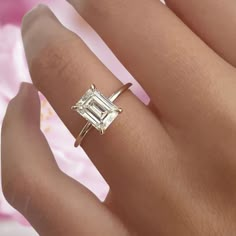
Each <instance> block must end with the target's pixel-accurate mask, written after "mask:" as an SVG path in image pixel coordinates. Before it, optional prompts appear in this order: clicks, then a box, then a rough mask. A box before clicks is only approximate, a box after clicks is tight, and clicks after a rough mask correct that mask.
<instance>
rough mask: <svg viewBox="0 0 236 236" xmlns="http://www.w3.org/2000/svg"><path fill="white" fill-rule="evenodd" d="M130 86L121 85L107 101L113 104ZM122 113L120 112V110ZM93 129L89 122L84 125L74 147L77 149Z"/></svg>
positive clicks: (129, 84)
mask: <svg viewBox="0 0 236 236" xmlns="http://www.w3.org/2000/svg"><path fill="white" fill-rule="evenodd" d="M131 86H132V84H131V83H128V84H125V85H123V86H122V87H121V88H120V89H119V90H118V91H116V92H115V93H113V94H112V95H111V96H110V97H109V100H110V101H111V102H114V101H115V100H116V99H117V98H118V97H119V96H120V95H121V94H122V93H124V92H125V91H126V90H128V89H129V88H130V87H131ZM121 111H122V110H121ZM92 128H93V125H92V124H91V123H89V122H87V123H86V125H85V126H84V127H83V129H82V130H81V132H80V133H79V135H78V137H77V138H76V141H75V144H74V146H75V147H78V146H79V145H81V143H82V141H83V139H84V138H85V136H86V135H87V133H88V132H89V131H90V130H91V129H92Z"/></svg>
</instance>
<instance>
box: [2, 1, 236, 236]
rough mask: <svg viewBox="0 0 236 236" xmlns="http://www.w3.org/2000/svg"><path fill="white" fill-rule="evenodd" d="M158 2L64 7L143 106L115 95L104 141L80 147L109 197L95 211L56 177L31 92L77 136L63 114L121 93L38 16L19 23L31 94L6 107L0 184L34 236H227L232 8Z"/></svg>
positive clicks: (235, 177) (234, 168)
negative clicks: (98, 96) (134, 83)
mask: <svg viewBox="0 0 236 236" xmlns="http://www.w3.org/2000/svg"><path fill="white" fill-rule="evenodd" d="M166 2H167V6H164V5H163V4H161V3H160V2H159V1H153V0H146V1H134V0H129V1H127V0H126V1H124V0H117V1H110V0H109V1H108V0H101V1H99V2H98V1H97V0H87V1H85V0H70V3H71V4H72V5H73V6H74V7H75V9H77V10H78V12H79V13H80V14H81V15H82V16H83V17H84V18H85V19H86V20H87V21H88V22H89V23H90V24H91V26H92V27H94V29H95V30H96V31H97V32H98V33H99V34H100V36H101V37H102V38H103V39H104V40H105V42H106V43H107V44H108V45H109V47H110V48H111V49H112V50H113V52H114V53H115V54H116V56H117V57H118V58H119V59H120V60H121V62H122V63H123V64H124V65H125V66H126V68H127V69H128V70H129V71H130V72H131V73H132V74H133V76H134V77H135V78H136V79H137V80H138V81H139V83H140V84H141V85H142V86H143V88H144V89H145V90H146V92H147V93H148V95H149V96H150V98H151V102H150V105H149V106H145V105H144V104H143V103H141V102H140V101H139V100H138V99H137V98H136V97H135V96H134V95H133V94H132V93H130V92H126V93H124V94H123V95H122V96H121V97H120V98H119V99H117V101H116V102H115V103H117V104H118V105H119V106H120V107H122V108H123V110H124V112H123V113H122V114H121V115H120V116H119V117H118V118H117V120H115V122H114V123H113V124H112V125H111V127H109V129H108V130H107V132H106V134H105V135H104V136H100V134H99V133H98V132H97V131H96V130H93V131H91V132H90V133H89V134H88V135H87V136H86V138H85V140H84V142H83V148H84V150H85V151H86V153H87V154H88V155H89V157H90V158H91V160H92V161H93V163H94V164H95V166H96V167H97V168H98V170H99V171H100V172H101V174H102V175H103V176H104V178H105V180H106V181H107V183H108V184H109V186H110V193H109V195H108V197H107V199H106V201H105V202H104V203H101V202H100V201H99V200H98V199H97V198H96V197H95V196H94V195H93V194H92V193H91V192H89V191H88V190H87V189H85V187H83V186H82V185H81V184H79V183H77V182H76V181H74V180H72V179H71V178H69V177H68V176H66V175H65V174H63V173H62V172H61V171H60V170H59V168H58V167H57V165H56V162H55V160H54V158H53V155H52V152H51V151H50V148H49V146H48V144H47V142H46V140H45V138H44V136H43V134H42V133H41V132H40V128H39V123H40V119H39V114H40V112H39V111H40V104H39V99H38V94H37V90H36V88H37V89H38V90H40V91H41V92H42V93H43V94H44V95H45V96H46V97H47V99H48V101H49V102H50V103H51V105H52V106H53V107H54V109H55V110H56V112H57V114H58V115H59V116H60V118H61V119H62V120H63V122H64V123H65V125H66V126H67V127H68V129H69V130H70V132H71V133H72V134H73V135H74V137H76V136H77V135H78V133H79V131H80V130H81V129H82V127H83V126H84V124H85V121H84V119H83V118H82V117H80V116H79V115H78V114H76V113H74V112H73V111H71V110H70V107H71V106H72V105H73V104H74V103H75V102H76V101H77V100H79V98H80V97H81V96H82V95H83V94H84V93H85V91H86V90H87V89H88V88H89V86H90V85H91V84H92V83H94V84H96V85H97V87H98V88H99V90H100V91H102V92H103V93H104V94H105V95H107V96H108V95H110V94H111V93H112V92H114V91H115V90H117V89H118V88H119V87H120V85H121V83H120V82H119V80H118V79H117V78H115V77H114V75H113V74H112V73H111V72H110V71H109V70H108V69H106V67H105V66H104V65H103V64H102V63H101V62H100V61H99V60H98V59H97V58H96V56H95V55H94V54H93V53H92V52H91V51H90V50H89V48H88V47H87V46H86V45H85V44H84V42H83V41H82V40H81V39H80V38H79V37H78V36H77V35H75V34H74V33H72V32H70V31H69V30H67V29H66V28H65V27H64V26H62V25H61V24H60V23H59V21H58V20H57V19H56V17H55V16H54V15H53V13H52V12H51V11H50V10H49V9H48V8H47V7H45V6H39V7H37V8H36V9H34V10H33V11H32V12H31V13H29V14H28V15H27V16H26V17H25V18H24V21H23V26H22V34H23V41H24V45H25V51H26V56H27V60H28V64H29V68H30V73H31V76H32V80H33V83H34V85H35V88H34V87H33V86H31V85H27V84H23V85H22V87H21V89H20V91H19V94H18V95H17V96H16V97H15V98H14V99H13V100H12V101H11V102H10V104H9V107H8V110H7V113H6V117H5V120H4V124H3V130H2V178H3V183H2V184H3V191H4V194H5V196H6V198H7V200H8V201H9V203H10V204H12V206H14V207H15V208H16V209H18V210H19V211H20V212H21V213H22V214H23V215H24V216H25V217H26V218H27V219H28V220H29V221H30V223H31V224H32V225H33V227H34V228H35V229H36V230H37V231H38V232H39V234H40V235H50V236H53V235H55V236H59V235H63V236H64V235H68V236H69V235H71V236H74V235H109V236H110V235H118V236H121V235H142V236H143V235H158V236H172V235H176V236H177V235H179V236H183V235H186V236H189V235H201V236H209V235H235V234H236V225H235V222H236V188H235V186H236V149H235V140H236V105H235V101H236V71H235V66H236V53H235V51H236V44H235V42H236V34H235V28H236V17H235V16H236V4H235V1H233V0H231V1H226V2H225V1H217V2H216V1H212V0H205V1H196V0H195V1H194V0H188V1H187V0H180V1H175V0H168V1H166ZM174 13H175V14H174ZM178 17H179V18H181V20H182V21H181V20H180V19H179V18H178ZM58 138H60V137H58Z"/></svg>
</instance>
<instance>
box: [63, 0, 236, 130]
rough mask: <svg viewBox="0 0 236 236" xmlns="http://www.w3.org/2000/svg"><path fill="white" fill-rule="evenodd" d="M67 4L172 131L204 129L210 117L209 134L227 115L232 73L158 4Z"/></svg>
mask: <svg viewBox="0 0 236 236" xmlns="http://www.w3.org/2000/svg"><path fill="white" fill-rule="evenodd" d="M68 1H69V2H70V3H71V4H72V5H73V6H74V7H75V8H76V9H77V11H78V12H79V13H80V14H81V15H82V16H83V17H84V18H85V19H86V20H87V21H88V22H89V24H91V26H92V27H94V29H95V30H96V31H97V32H98V33H99V34H100V36H101V37H102V38H103V39H104V40H105V42H106V43H107V44H108V45H109V46H110V48H111V49H112V50H113V52H114V53H115V54H116V55H117V56H118V58H119V59H120V60H121V62H122V63H123V64H124V65H125V66H126V68H127V69H128V70H129V71H130V72H131V73H132V74H133V75H134V77H135V78H136V79H137V80H138V81H139V82H140V84H141V85H142V86H143V87H144V88H145V90H146V91H147V92H148V94H149V95H150V97H151V100H152V103H153V104H154V105H155V106H156V107H157V109H158V111H160V115H161V117H162V118H163V119H164V121H165V123H167V124H171V125H170V127H173V126H174V127H178V128H179V127H181V128H185V129H190V130H191V129H192V127H193V124H194V126H195V127H196V130H199V129H200V128H201V129H202V128H203V127H202V125H203V124H202V123H201V120H202V118H204V117H203V116H204V114H208V113H209V111H211V113H212V116H211V118H210V116H209V118H210V119H209V123H208V124H206V128H207V127H208V126H209V125H210V124H211V123H212V120H214V116H215V115H214V113H215V112H218V111H219V110H221V109H225V103H226V102H227V101H225V99H226V96H225V95H224V94H228V96H229V100H230V99H233V94H234V91H235V86H232V81H234V80H235V79H234V77H235V75H234V69H233V68H232V67H231V66H230V65H229V64H227V63H226V62H225V61H224V60H223V59H222V58H220V57H219V56H218V55H217V54H216V53H215V52H213V50H212V49H210V48H209V47H208V46H207V45H206V44H205V43H204V42H203V41H202V40H200V39H199V38H198V37H197V36H196V35H195V34H194V33H193V32H192V31H191V30H190V29H189V28H188V27H187V26H186V25H185V24H184V23H183V22H182V21H180V19H179V18H178V17H176V15H174V14H173V12H171V11H170V10H169V9H168V8H167V7H166V6H165V5H163V4H162V3H161V2H160V1H158V0H156V1H153V0H146V1H136V0H129V1H124V0H117V1H108V0H101V1H99V4H98V2H97V0H68ZM227 99H228V98H227ZM219 106H220V107H219ZM199 121H200V122H199ZM203 129H204V128H203Z"/></svg>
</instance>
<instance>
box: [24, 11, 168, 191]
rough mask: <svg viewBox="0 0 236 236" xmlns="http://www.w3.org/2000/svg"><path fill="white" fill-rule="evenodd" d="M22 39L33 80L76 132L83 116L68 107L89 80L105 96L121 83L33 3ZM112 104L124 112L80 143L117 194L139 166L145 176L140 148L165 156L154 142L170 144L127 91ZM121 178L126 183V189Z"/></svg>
mask: <svg viewBox="0 0 236 236" xmlns="http://www.w3.org/2000/svg"><path fill="white" fill-rule="evenodd" d="M29 22H31V23H29ZM29 24H30V25H29ZM27 25H28V27H27V28H26V26H27ZM23 40H24V44H25V50H26V55H27V58H28V62H29V64H30V65H31V66H30V67H31V69H30V70H31V75H32V79H33V81H34V83H35V84H36V85H37V86H38V88H39V89H40V90H41V91H42V92H43V94H44V95H45V96H46V97H47V99H48V100H49V102H50V103H51V104H52V106H53V107H54V109H55V110H56V112H57V113H58V114H59V116H60V117H61V119H62V120H63V121H64V123H65V125H66V126H67V127H68V128H69V130H70V131H71V132H72V134H73V135H74V136H75V137H76V136H77V135H78V133H79V132H80V130H81V129H82V127H83V126H84V125H85V121H84V119H83V118H81V117H80V116H78V115H77V114H75V113H74V112H73V111H71V109H70V107H71V106H72V105H73V104H75V102H76V101H78V100H79V99H80V97H81V96H82V95H83V94H84V93H85V91H87V89H88V88H89V87H90V85H91V84H92V83H94V84H95V85H97V87H98V88H99V90H101V91H102V92H103V93H104V94H105V95H106V96H109V95H111V94H112V93H113V92H114V91H115V90H117V88H119V87H120V86H121V83H120V82H119V81H118V80H117V79H116V78H115V77H114V76H113V75H112V74H111V72H110V71H108V70H107V69H106V68H105V67H104V65H103V64H102V63H101V62H100V61H99V60H98V59H97V58H96V57H95V55H94V54H93V53H92V52H91V51H90V50H89V49H88V47H87V46H86V45H85V44H84V43H83V42H82V41H81V39H80V38H79V37H77V36H75V35H74V34H72V33H71V32H69V31H68V30H66V29H65V28H64V27H63V26H62V25H61V24H60V23H59V22H58V20H57V19H56V18H55V16H54V15H53V14H52V13H51V11H50V10H49V9H48V8H46V7H43V8H37V9H36V10H34V11H33V12H31V14H30V15H28V16H27V17H26V18H25V20H24V24H23ZM32 42H34V43H32ZM41 48H44V49H43V50H41ZM32 58H33V59H32ZM117 104H118V105H119V106H120V107H121V108H123V110H124V112H123V113H122V114H121V115H120V116H119V117H118V118H117V119H116V120H115V121H114V123H113V124H112V125H111V127H109V129H108V130H107V131H106V133H105V135H103V136H101V135H100V134H99V133H98V132H97V131H96V130H93V131H91V132H90V133H89V134H88V135H87V136H86V138H85V140H84V143H83V147H84V148H85V150H86V152H87V154H88V155H89V157H90V158H91V159H92V161H93V162H94V164H95V165H96V167H97V168H98V169H99V171H100V172H101V173H102V175H103V176H104V177H105V179H106V180H107V182H108V184H109V185H110V187H111V188H112V189H113V188H115V189H113V191H117V192H119V193H120V191H130V189H129V184H128V182H132V183H133V181H139V180H138V179H137V176H138V175H139V173H140V171H142V172H147V175H146V177H147V176H148V172H149V165H151V163H152V161H155V160H154V159H155V158H154V157H153V160H150V162H148V161H147V162H144V160H143V156H146V150H151V147H152V146H154V148H152V149H154V150H153V151H154V152H155V153H156V154H157V153H158V154H160V155H163V156H166V152H168V148H160V147H163V146H164V147H167V146H168V147H169V145H171V144H170V140H169V137H168V136H167V134H166V133H165V131H164V129H163V128H162V127H161V126H160V124H159V122H158V120H157V119H156V117H155V116H154V115H153V114H152V113H151V112H150V111H149V109H148V108H147V107H146V106H145V105H143V104H142V103H141V102H140V101H139V100H138V99H137V98H136V97H135V96H134V95H133V94H131V93H129V92H126V93H124V94H122V96H121V97H120V98H119V99H118V100H117ZM156 140H158V142H156ZM134 147H135V148H134ZM127 156H128V157H129V158H127ZM121 179H122V181H121ZM123 181H126V183H127V186H126V187H127V188H126V189H125V188H124V185H123Z"/></svg>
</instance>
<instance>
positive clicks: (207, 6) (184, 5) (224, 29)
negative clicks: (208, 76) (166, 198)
mask: <svg viewBox="0 0 236 236" xmlns="http://www.w3.org/2000/svg"><path fill="white" fill-rule="evenodd" d="M166 3H167V5H168V6H169V7H170V8H171V9H172V10H173V11H174V12H175V13H176V14H177V15H178V16H179V17H180V18H181V19H182V20H183V21H184V22H185V23H186V24H187V25H188V26H189V27H190V28H191V29H192V30H193V31H194V32H196V34H198V35H199V36H200V37H201V38H202V39H203V40H204V41H205V42H206V43H207V44H208V45H209V46H210V47H211V48H213V49H214V50H215V51H216V52H217V53H218V54H219V55H220V56H222V57H223V58H224V59H225V60H227V61H228V62H229V63H231V64H232V65H233V66H236V54H235V51H236V44H235V42H236V31H235V28H236V4H235V1H234V0H230V1H226V2H225V1H212V0H204V1H195V0H190V1H189V0H179V1H175V0H166Z"/></svg>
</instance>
